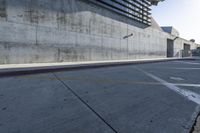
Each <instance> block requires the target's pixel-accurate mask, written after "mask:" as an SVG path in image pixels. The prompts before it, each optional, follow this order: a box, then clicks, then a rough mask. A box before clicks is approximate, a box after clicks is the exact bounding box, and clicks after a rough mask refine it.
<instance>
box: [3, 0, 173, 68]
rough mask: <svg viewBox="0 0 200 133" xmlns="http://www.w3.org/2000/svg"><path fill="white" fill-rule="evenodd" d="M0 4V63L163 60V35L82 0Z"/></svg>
mask: <svg viewBox="0 0 200 133" xmlns="http://www.w3.org/2000/svg"><path fill="white" fill-rule="evenodd" d="M0 3H1V4H0V64H8V63H36V62H63V61H65V62H67V61H94V60H95V61H97V60H117V59H138V58H161V57H166V45H167V38H169V35H168V34H166V33H164V32H162V31H159V30H157V29H154V28H151V27H149V28H145V29H142V28H139V27H140V26H138V24H137V26H136V23H135V22H134V21H133V20H131V19H129V18H126V17H123V16H121V15H118V14H116V13H114V12H112V11H110V10H108V9H105V8H103V7H99V6H96V5H94V4H92V3H90V2H88V1H87V0H0ZM141 26H142V25H141ZM129 34H133V36H131V37H129V38H128V39H123V37H124V36H126V35H129Z"/></svg>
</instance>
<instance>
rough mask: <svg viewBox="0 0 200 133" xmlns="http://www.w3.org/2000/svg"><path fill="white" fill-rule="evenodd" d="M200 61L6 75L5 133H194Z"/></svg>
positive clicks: (1, 81) (2, 85) (2, 83)
mask: <svg viewBox="0 0 200 133" xmlns="http://www.w3.org/2000/svg"><path fill="white" fill-rule="evenodd" d="M199 105H200V60H195V61H192V60H186V61H169V62H160V63H149V64H140V65H127V66H117V67H103V68H95V69H85V70H75V71H63V72H53V73H45V74H36V75H24V76H15V77H6V78H5V77H4V78H0V133H185V132H186V133H188V132H189V131H190V130H191V128H192V126H193V124H194V121H195V118H196V117H197V115H198V113H199V111H200V106H199Z"/></svg>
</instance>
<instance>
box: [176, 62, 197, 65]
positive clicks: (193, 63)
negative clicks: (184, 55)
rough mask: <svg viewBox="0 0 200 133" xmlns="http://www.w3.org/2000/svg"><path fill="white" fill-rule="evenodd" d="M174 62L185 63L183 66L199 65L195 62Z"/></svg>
mask: <svg viewBox="0 0 200 133" xmlns="http://www.w3.org/2000/svg"><path fill="white" fill-rule="evenodd" d="M175 62H179V63H180V62H181V63H185V64H192V65H200V63H196V62H187V61H175Z"/></svg>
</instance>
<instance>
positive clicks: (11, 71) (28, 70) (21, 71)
mask: <svg viewBox="0 0 200 133" xmlns="http://www.w3.org/2000/svg"><path fill="white" fill-rule="evenodd" d="M176 60H195V58H171V59H167V58H166V59H155V60H137V61H119V62H117V61H116V62H103V63H102V62H99V63H98V62H97V63H86V64H75V65H57V66H50V65H49V66H36V67H25V68H5V69H0V78H2V77H10V76H21V75H28V74H39V73H49V72H59V71H73V70H83V69H92V68H101V67H114V66H124V65H134V64H135V65H136V64H147V63H157V62H166V61H176Z"/></svg>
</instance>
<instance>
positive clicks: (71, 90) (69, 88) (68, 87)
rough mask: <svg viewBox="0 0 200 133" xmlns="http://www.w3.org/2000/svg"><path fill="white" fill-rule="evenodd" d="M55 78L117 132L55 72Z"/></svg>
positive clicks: (114, 130)
mask: <svg viewBox="0 0 200 133" xmlns="http://www.w3.org/2000/svg"><path fill="white" fill-rule="evenodd" d="M52 74H53V75H54V76H55V78H56V79H57V80H58V81H60V82H61V83H62V84H63V85H64V86H65V87H66V88H67V89H68V90H69V91H70V92H71V93H72V94H73V95H74V96H75V97H76V98H77V99H79V100H80V101H81V102H82V103H83V104H84V105H85V106H86V107H87V108H88V109H89V110H91V111H92V112H93V113H94V114H95V115H96V116H97V117H98V118H99V119H100V120H102V121H103V122H104V123H105V124H106V125H107V126H108V127H109V128H110V129H111V130H112V131H113V132H115V133H118V132H117V130H116V129H114V128H113V127H112V126H111V125H110V124H109V123H108V122H107V121H106V120H105V119H104V118H103V117H102V116H101V115H100V114H99V113H97V112H96V111H95V110H94V109H93V108H92V107H91V106H90V105H89V104H88V103H87V102H86V101H85V100H83V99H82V98H81V97H80V96H79V95H78V94H77V93H76V92H75V91H74V90H73V89H72V88H71V87H70V86H68V85H67V84H66V83H64V82H63V81H62V80H61V79H60V78H59V77H58V76H57V75H56V74H55V73H52Z"/></svg>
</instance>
